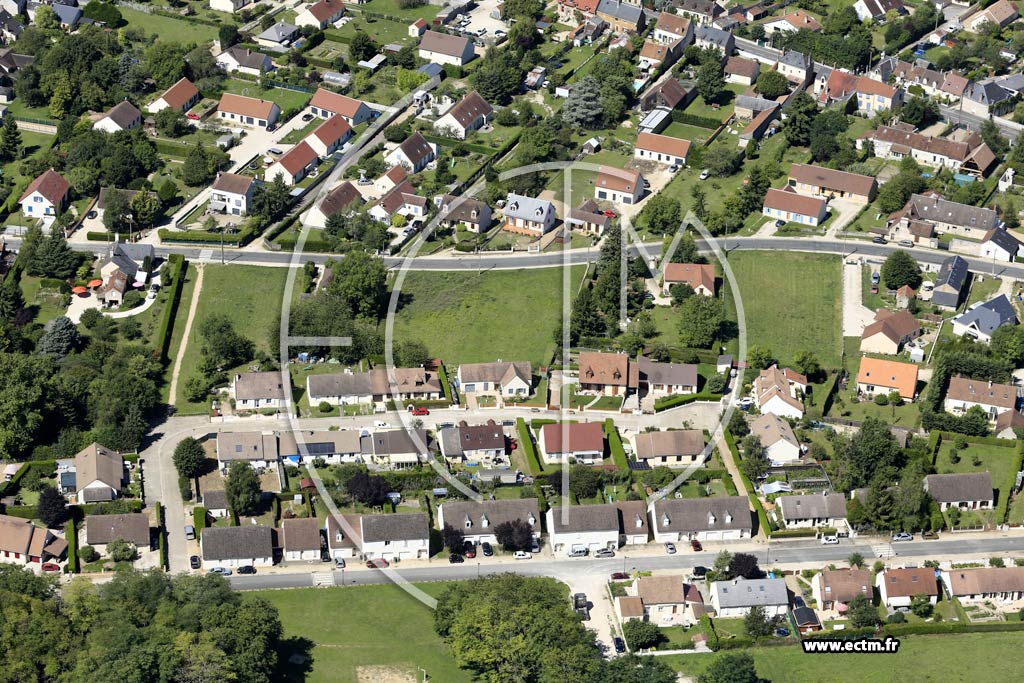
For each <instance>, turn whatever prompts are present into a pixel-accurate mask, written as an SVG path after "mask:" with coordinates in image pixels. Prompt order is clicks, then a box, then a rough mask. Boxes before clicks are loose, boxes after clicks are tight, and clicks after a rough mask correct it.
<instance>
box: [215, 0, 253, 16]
mask: <svg viewBox="0 0 1024 683" xmlns="http://www.w3.org/2000/svg"><path fill="white" fill-rule="evenodd" d="M250 2H251V0H210V9H213V10H217V11H218V12H227V13H228V14H234V13H235V12H237V11H238V10H240V9H242V8H243V7H245V6H246V5H248V4H249V3H250Z"/></svg>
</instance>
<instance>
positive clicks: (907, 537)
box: [892, 531, 914, 541]
mask: <svg viewBox="0 0 1024 683" xmlns="http://www.w3.org/2000/svg"><path fill="white" fill-rule="evenodd" d="M892 540H893V541H913V540H914V534H908V533H907V532H906V531H901V532H899V533H898V534H893V535H892Z"/></svg>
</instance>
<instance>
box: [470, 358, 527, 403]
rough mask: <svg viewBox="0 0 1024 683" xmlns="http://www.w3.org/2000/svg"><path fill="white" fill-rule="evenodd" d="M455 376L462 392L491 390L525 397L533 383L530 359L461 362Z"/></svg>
mask: <svg viewBox="0 0 1024 683" xmlns="http://www.w3.org/2000/svg"><path fill="white" fill-rule="evenodd" d="M455 377H456V380H457V384H458V386H459V389H460V391H462V393H463V394H475V393H491V392H493V393H496V394H501V395H502V396H522V397H526V396H529V395H530V391H531V389H532V385H533V366H532V365H531V363H530V361H501V360H499V361H497V362H495V363H462V364H461V365H459V369H458V371H457V372H456V375H455Z"/></svg>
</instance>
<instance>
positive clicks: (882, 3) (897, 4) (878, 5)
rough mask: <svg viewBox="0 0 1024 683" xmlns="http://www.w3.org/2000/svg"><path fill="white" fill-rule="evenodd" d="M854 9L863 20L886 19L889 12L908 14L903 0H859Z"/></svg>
mask: <svg viewBox="0 0 1024 683" xmlns="http://www.w3.org/2000/svg"><path fill="white" fill-rule="evenodd" d="M853 10H854V11H855V12H856V13H857V18H858V19H860V20H861V21H879V20H881V19H885V17H886V15H887V14H889V12H896V13H898V14H906V9H905V8H904V7H903V0H857V2H855V3H854V4H853ZM939 11H940V12H941V10H939Z"/></svg>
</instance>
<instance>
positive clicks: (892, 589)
mask: <svg viewBox="0 0 1024 683" xmlns="http://www.w3.org/2000/svg"><path fill="white" fill-rule="evenodd" d="M935 574H936V570H934V569H932V568H931V567H921V568H917V567H915V568H911V569H886V570H885V571H883V572H879V573H878V574H877V575H876V576H875V586H876V587H877V588H878V592H879V593H880V594H881V596H882V604H883V605H885V606H886V607H888V608H889V609H896V608H897V607H910V603H911V601H912V600H913V598H914V596H915V595H925V596H927V597H928V601H929V602H931V604H933V605H934V604H935V603H936V602H937V601H938V598H939V583H938V580H937V579H936V578H935Z"/></svg>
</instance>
